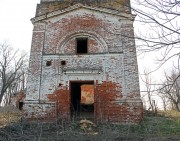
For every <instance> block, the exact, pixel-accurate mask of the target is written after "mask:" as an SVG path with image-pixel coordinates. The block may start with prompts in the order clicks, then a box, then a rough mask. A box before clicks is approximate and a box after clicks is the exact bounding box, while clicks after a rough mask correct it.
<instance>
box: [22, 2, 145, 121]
mask: <svg viewBox="0 0 180 141" xmlns="http://www.w3.org/2000/svg"><path fill="white" fill-rule="evenodd" d="M134 18H135V16H134V15H133V14H132V13H131V8H130V1H129V0H102V1H101V0H100V1H97V0H76V1H75V0H63V1H62V0H41V2H40V4H38V5H37V9H36V15H35V17H34V18H33V19H32V20H31V21H32V23H33V25H34V29H33V36H32V46H31V54H30V62H29V76H28V82H27V92H26V101H25V107H24V109H25V111H26V113H27V117H28V118H43V119H52V118H58V119H66V120H67V119H68V120H70V119H71V118H72V117H77V118H82V117H83V118H84V117H85V118H93V119H94V120H97V121H110V122H139V121H140V120H141V119H142V113H143V110H142V101H141V99H140V92H139V80H138V65H137V58H136V48H135V41H134V38H132V37H134V29H133V21H134Z"/></svg>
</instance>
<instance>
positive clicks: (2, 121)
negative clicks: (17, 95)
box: [0, 106, 22, 128]
mask: <svg viewBox="0 0 180 141" xmlns="http://www.w3.org/2000/svg"><path fill="white" fill-rule="evenodd" d="M21 116H22V113H21V111H20V110H19V109H17V108H15V107H12V106H6V107H0V128H2V127H4V126H7V125H9V124H11V123H14V122H17V121H19V120H20V118H21Z"/></svg>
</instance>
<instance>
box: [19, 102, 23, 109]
mask: <svg viewBox="0 0 180 141" xmlns="http://www.w3.org/2000/svg"><path fill="white" fill-rule="evenodd" d="M23 105H24V103H23V102H21V101H20V102H19V107H18V108H19V110H22V109H23Z"/></svg>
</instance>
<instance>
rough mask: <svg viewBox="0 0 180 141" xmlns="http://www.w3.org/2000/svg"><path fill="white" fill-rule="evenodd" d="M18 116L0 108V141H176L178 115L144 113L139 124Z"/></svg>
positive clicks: (179, 139)
mask: <svg viewBox="0 0 180 141" xmlns="http://www.w3.org/2000/svg"><path fill="white" fill-rule="evenodd" d="M7 109H8V110H7ZM20 115H21V113H20V111H18V110H17V109H16V110H15V109H13V108H6V110H2V109H1V108H0V141H180V113H178V112H175V111H168V112H159V113H158V115H156V116H154V115H152V114H145V116H144V119H143V121H142V122H141V123H140V124H139V125H132V124H131V125H130V124H129V125H122V124H110V123H103V124H102V123H101V124H100V123H99V124H95V123H93V122H91V121H88V120H81V122H80V121H78V122H77V121H76V122H75V121H74V122H71V123H63V122H60V121H56V122H49V123H45V122H41V121H34V122H28V121H20V118H19V117H20Z"/></svg>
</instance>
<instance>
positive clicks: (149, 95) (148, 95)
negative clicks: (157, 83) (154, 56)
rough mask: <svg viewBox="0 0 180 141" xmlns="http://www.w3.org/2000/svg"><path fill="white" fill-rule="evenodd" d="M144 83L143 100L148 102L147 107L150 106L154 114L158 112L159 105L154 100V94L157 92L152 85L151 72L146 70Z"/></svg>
mask: <svg viewBox="0 0 180 141" xmlns="http://www.w3.org/2000/svg"><path fill="white" fill-rule="evenodd" d="M141 80H142V82H143V83H144V94H143V98H144V101H146V103H147V105H148V106H149V108H148V110H152V111H153V112H154V113H156V112H157V105H156V103H155V100H154V99H153V97H154V95H155V94H154V92H155V87H154V85H153V84H152V83H153V82H152V77H151V74H150V73H149V71H146V70H144V77H143V78H142V77H141Z"/></svg>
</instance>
